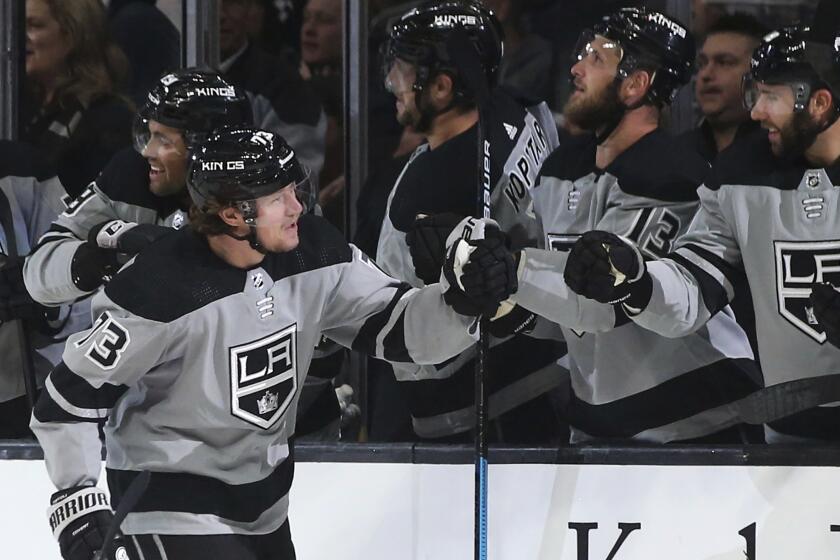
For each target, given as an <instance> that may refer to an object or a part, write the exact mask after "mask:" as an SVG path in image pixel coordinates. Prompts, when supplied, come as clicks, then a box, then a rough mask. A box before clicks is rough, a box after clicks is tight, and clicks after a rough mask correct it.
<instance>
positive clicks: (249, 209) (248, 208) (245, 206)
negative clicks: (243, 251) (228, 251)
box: [225, 201, 268, 255]
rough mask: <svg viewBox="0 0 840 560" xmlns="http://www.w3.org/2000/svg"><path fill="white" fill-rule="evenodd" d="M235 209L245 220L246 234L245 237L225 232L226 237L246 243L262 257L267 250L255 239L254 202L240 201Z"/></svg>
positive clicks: (255, 210) (255, 219) (255, 217)
mask: <svg viewBox="0 0 840 560" xmlns="http://www.w3.org/2000/svg"><path fill="white" fill-rule="evenodd" d="M236 208H237V210H239V211H240V212H242V217H243V218H244V220H245V224H246V225H247V226H248V233H246V234H245V235H237V234H235V233H233V232H231V231H227V232H225V234H226V235H228V236H230V237H232V238H234V239H236V240H237V241H247V242H248V245H250V246H251V248H252V249H253V250H255V251H259V252H260V253H262V254H263V255H264V254H266V253H267V252H268V250H267V249H266V248H265V247H263V244H262V243H260V241H259V239H257V207H256V202H254V201H241V202H237V203H236Z"/></svg>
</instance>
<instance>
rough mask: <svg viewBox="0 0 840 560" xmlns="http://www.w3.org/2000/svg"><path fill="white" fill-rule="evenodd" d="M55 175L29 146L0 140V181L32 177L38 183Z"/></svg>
mask: <svg viewBox="0 0 840 560" xmlns="http://www.w3.org/2000/svg"><path fill="white" fill-rule="evenodd" d="M55 174H56V171H55V169H54V168H53V167H52V166H51V165H49V164H48V162H47V160H46V159H45V158H43V157H42V156H41V155H40V152H39V151H38V150H36V149H35V148H34V147H32V146H31V145H29V144H26V143H24V142H14V141H12V140H0V179H2V178H3V177H34V178H35V179H37V180H39V181H44V180H46V179H49V178H51V177H55Z"/></svg>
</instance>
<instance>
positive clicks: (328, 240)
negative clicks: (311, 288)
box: [263, 214, 353, 282]
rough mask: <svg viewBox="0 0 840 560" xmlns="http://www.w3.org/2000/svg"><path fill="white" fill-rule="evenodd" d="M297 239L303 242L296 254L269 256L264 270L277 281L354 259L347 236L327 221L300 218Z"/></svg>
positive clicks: (311, 217)
mask: <svg viewBox="0 0 840 560" xmlns="http://www.w3.org/2000/svg"><path fill="white" fill-rule="evenodd" d="M298 237H299V238H300V243H299V244H298V246H297V248H296V249H294V250H293V251H289V252H288V253H269V254H268V255H267V257H266V260H265V262H264V263H263V267H264V268H265V269H266V271H267V272H268V273H269V274H270V275H271V277H272V279H273V280H274V281H275V282H276V281H277V280H280V279H282V278H286V277H289V276H293V275H295V274H301V273H303V272H308V271H311V270H316V269H319V268H326V267H328V266H333V265H336V264H341V263H345V262H350V261H351V260H352V259H353V251H352V249H351V248H350V245H349V244H348V243H347V240H346V239H344V234H342V233H341V232H340V231H339V230H338V229H336V227H335V226H333V225H332V224H331V223H329V222H328V221H327V220H325V219H324V218H321V217H319V216H314V215H312V214H306V215H305V216H301V218H300V220H298Z"/></svg>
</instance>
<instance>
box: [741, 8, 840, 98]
mask: <svg viewBox="0 0 840 560" xmlns="http://www.w3.org/2000/svg"><path fill="white" fill-rule="evenodd" d="M759 82H762V83H765V84H770V85H783V84H786V85H790V86H791V88H792V89H793V95H794V107H793V110H794V111H795V112H800V111H804V110H805V108H806V107H807V106H808V100H809V99H810V98H811V94H812V93H813V92H814V91H816V90H818V89H823V88H825V89H828V90H829V91H830V92H831V95H832V97H833V98H834V100H835V103H834V106H835V109H836V110H837V111H840V36H838V37H835V38H833V39H832V41H831V44H829V43H828V42H825V41H824V40H817V39H816V38H815V37H814V36H813V35H812V34H811V30H810V28H809V27H807V26H804V25H795V26H789V27H783V28H782V29H778V30H776V31H772V32H771V33H769V34H768V35H766V36H765V37H764V39H763V40H762V42H761V44H760V45H759V46H758V47H757V48H756V49H755V51H754V52H753V55H752V59H751V60H750V71H749V73H747V74H746V75H745V76H744V82H743V90H744V105H746V106H747V108H748V109H752V108H753V107H754V106H755V104H756V102H757V101H758V95H757V89H756V87H755V86H756V84H757V83H759Z"/></svg>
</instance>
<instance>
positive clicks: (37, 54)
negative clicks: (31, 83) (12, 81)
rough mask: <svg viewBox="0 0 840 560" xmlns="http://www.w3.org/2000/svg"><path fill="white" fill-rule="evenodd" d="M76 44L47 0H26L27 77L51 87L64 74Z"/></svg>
mask: <svg viewBox="0 0 840 560" xmlns="http://www.w3.org/2000/svg"><path fill="white" fill-rule="evenodd" d="M71 49H72V44H71V41H70V37H69V36H68V35H67V34H66V33H65V32H64V31H63V30H62V29H61V27H60V26H59V25H58V22H57V21H56V20H55V18H54V17H53V15H52V12H51V11H50V8H49V6H48V5H47V3H46V2H44V0H26V75H27V76H28V77H29V78H30V79H32V80H35V81H36V82H39V83H43V84H49V83H50V82H52V81H54V80H55V79H56V78H57V77H58V76H59V75H60V74H61V73H62V72H63V67H64V64H65V61H66V59H67V56H68V55H69V54H70V50H71Z"/></svg>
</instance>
